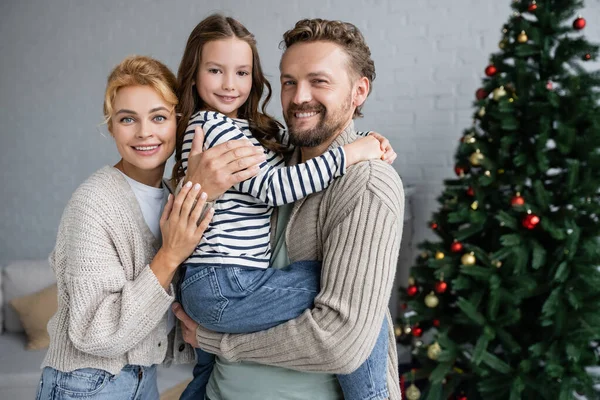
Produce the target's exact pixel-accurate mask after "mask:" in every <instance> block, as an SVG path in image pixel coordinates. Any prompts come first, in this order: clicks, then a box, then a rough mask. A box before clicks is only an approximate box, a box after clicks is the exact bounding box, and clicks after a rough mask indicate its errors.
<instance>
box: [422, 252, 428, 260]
mask: <svg viewBox="0 0 600 400" xmlns="http://www.w3.org/2000/svg"><path fill="white" fill-rule="evenodd" d="M421 258H423V259H425V260H426V259H428V258H429V253H428V252H426V251H422V252H421Z"/></svg>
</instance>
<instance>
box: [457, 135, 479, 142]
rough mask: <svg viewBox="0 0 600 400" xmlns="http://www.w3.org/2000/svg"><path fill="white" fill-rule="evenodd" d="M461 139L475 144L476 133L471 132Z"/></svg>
mask: <svg viewBox="0 0 600 400" xmlns="http://www.w3.org/2000/svg"><path fill="white" fill-rule="evenodd" d="M460 141H461V142H463V143H468V144H473V143H475V142H476V141H477V139H475V135H473V134H472V133H469V134H468V135H465V136H463V137H461V138H460Z"/></svg>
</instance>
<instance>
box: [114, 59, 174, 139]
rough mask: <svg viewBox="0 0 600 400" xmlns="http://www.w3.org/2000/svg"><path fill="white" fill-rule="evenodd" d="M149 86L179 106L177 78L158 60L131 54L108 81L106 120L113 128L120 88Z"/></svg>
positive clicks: (115, 69)
mask: <svg viewBox="0 0 600 400" xmlns="http://www.w3.org/2000/svg"><path fill="white" fill-rule="evenodd" d="M136 85H139V86H149V87H151V88H152V89H154V90H156V92H157V93H158V94H159V95H160V96H161V97H162V98H163V100H164V101H165V102H166V103H167V104H169V105H171V106H172V107H173V108H175V106H177V104H178V103H179V101H178V100H177V95H176V93H177V78H176V77H175V75H174V74H173V73H172V72H171V70H169V68H168V67H167V66H166V65H164V64H163V63H161V62H160V61H158V60H155V59H153V58H150V57H145V56H129V57H127V58H125V59H124V60H123V61H121V62H120V63H119V65H117V66H116V67H115V68H114V69H113V70H112V72H111V73H110V75H109V76H108V81H107V83H106V92H105V93H104V118H105V120H104V122H105V123H106V124H107V125H108V129H109V130H110V129H111V124H112V121H111V116H112V114H113V111H114V109H113V103H114V100H115V97H116V96H117V92H118V91H119V89H121V88H124V87H127V86H136Z"/></svg>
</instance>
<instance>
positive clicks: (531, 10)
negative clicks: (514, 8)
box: [527, 0, 538, 12]
mask: <svg viewBox="0 0 600 400" xmlns="http://www.w3.org/2000/svg"><path fill="white" fill-rule="evenodd" d="M537 8H538V6H537V4H536V3H535V0H533V1H532V2H531V4H530V5H529V7H527V11H529V12H534V11H535V10H537Z"/></svg>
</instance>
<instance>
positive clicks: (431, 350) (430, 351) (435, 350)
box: [427, 342, 442, 361]
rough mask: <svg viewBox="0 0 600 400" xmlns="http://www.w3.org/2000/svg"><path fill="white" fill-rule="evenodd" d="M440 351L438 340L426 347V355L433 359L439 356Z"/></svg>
mask: <svg viewBox="0 0 600 400" xmlns="http://www.w3.org/2000/svg"><path fill="white" fill-rule="evenodd" d="M441 352H442V348H441V347H440V345H439V344H438V342H434V343H433V344H431V345H429V347H428V348H427V357H429V358H430V359H432V360H434V361H435V360H437V359H438V358H439V356H440V353H441Z"/></svg>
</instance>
